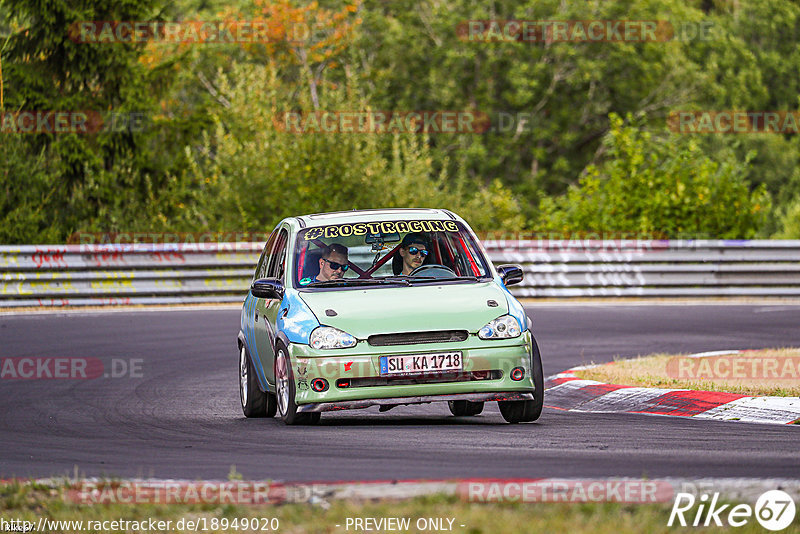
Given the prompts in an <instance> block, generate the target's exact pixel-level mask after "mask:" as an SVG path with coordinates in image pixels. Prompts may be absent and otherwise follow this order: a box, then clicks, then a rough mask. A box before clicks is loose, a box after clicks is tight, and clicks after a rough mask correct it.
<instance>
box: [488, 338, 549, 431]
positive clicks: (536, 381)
mask: <svg viewBox="0 0 800 534" xmlns="http://www.w3.org/2000/svg"><path fill="white" fill-rule="evenodd" d="M531 344H532V349H533V355H532V356H531V373H533V385H534V387H535V388H536V390H535V391H534V392H533V400H523V401H498V402H497V405H498V407H499V408H500V413H501V414H502V415H503V419H505V420H506V421H508V422H509V423H528V422H530V421H536V420H537V419H539V416H541V415H542V407H543V406H544V372H543V371H542V356H541V354H539V345H537V344H536V339H535V338H534V337H533V334H531Z"/></svg>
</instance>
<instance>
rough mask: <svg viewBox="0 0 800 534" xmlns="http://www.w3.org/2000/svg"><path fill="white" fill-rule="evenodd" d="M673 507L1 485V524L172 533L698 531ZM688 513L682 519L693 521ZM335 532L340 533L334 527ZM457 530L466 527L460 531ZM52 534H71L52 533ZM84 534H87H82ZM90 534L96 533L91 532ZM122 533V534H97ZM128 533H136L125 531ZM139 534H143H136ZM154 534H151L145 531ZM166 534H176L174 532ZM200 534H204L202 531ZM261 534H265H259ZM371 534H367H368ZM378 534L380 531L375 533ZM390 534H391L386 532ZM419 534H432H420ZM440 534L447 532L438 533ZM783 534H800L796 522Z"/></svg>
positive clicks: (753, 526)
mask: <svg viewBox="0 0 800 534" xmlns="http://www.w3.org/2000/svg"><path fill="white" fill-rule="evenodd" d="M670 508H671V503H666V504H646V505H645V504H619V503H599V504H598V503H574V504H565V503H530V504H520V503H489V504H484V503H469V502H465V501H463V500H461V499H459V498H458V497H456V496H443V495H442V496H430V497H418V498H414V499H408V500H402V501H395V500H376V501H365V502H355V501H346V500H339V501H331V502H330V503H324V504H323V505H319V504H317V505H312V504H285V505H277V506H219V505H209V504H204V505H156V504H137V505H126V504H110V505H85V504H75V503H72V502H68V501H67V500H66V499H65V498H64V488H55V489H54V488H50V487H47V486H41V485H40V486H35V485H30V484H19V483H10V484H4V485H0V517H2V518H4V519H5V520H9V519H23V520H27V521H32V522H34V523H35V522H36V521H38V519H39V518H40V517H42V515H44V516H46V517H48V518H50V519H54V520H83V521H88V520H99V521H103V520H114V519H125V520H130V521H143V520H148V519H149V518H155V519H159V520H171V521H172V522H173V525H174V524H175V523H176V522H177V521H178V520H180V519H181V518H186V519H194V520H197V519H201V518H205V520H206V522H207V525H210V524H211V520H212V519H214V518H215V519H218V520H219V519H223V518H227V519H228V520H229V521H232V520H233V519H234V518H242V517H248V518H272V517H275V518H278V521H279V525H280V526H279V529H278V530H277V532H281V533H305V532H309V533H338V532H342V533H344V532H365V531H357V530H354V529H353V528H352V527H351V528H350V529H349V530H346V529H345V526H346V524H347V519H348V518H354V517H360V518H366V517H372V518H388V517H408V518H410V520H411V521H410V525H411V528H409V530H407V531H394V532H420V530H418V529H417V528H416V526H415V525H416V521H417V520H418V519H419V518H453V519H454V522H453V530H452V532H454V533H464V534H483V533H486V534H500V533H506V532H507V533H514V534H517V533H528V532H537V533H549V532H554V533H560V532H568V533H576V534H582V533H586V534H606V533H607V534H615V533H618V532H652V533H660V532H664V533H666V532H675V531H676V530H677V531H687V532H688V531H692V532H693V531H696V529H695V528H693V527H687V528H685V529H683V528H678V527H667V520H668V518H669V512H670ZM693 516H694V514H693V512H690V513H687V515H686V517H687V518H688V517H693ZM337 524H338V525H340V526H339V527H337V526H336V525H337ZM461 525H464V526H463V527H462V526H461ZM722 531H725V532H730V531H735V532H737V533H750V532H764V530H763V529H762V528H761V527H760V525H758V523H757V522H756V521H755V519H752V520H751V522H750V523H748V524H747V525H746V526H745V527H742V528H735V529H734V528H704V529H703V530H702V532H703V533H704V534H707V533H713V532H722ZM52 532H71V531H69V530H52ZM84 532H87V531H84ZM88 532H100V531H98V530H90V531H88ZM102 532H106V533H107V532H120V531H113V530H112V531H109V530H106V531H102ZM129 532H138V531H137V530H129ZM141 532H147V531H146V530H141ZM150 532H152V531H150ZM170 532H180V531H178V530H175V528H174V527H173V528H172V530H170ZM201 532H202V530H201ZM209 532H254V531H253V530H252V529H250V530H241V529H238V530H235V529H228V530H222V529H217V530H214V531H212V530H209ZM259 532H267V531H261V530H259ZM366 532H368V531H366ZM372 532H378V531H374V530H373V531H372ZM383 532H391V531H383ZM424 532H436V531H433V530H425V531H424ZM439 532H444V531H439ZM782 532H784V533H789V534H793V533H800V525H798V523H797V520H795V523H794V524H793V525H791V526H790V527H789V528H787V529H786V530H784V531H782Z"/></svg>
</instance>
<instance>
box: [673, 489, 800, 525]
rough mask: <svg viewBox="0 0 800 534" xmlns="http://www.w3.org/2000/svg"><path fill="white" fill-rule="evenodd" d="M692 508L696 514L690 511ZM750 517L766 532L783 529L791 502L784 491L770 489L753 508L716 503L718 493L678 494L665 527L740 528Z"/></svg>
mask: <svg viewBox="0 0 800 534" xmlns="http://www.w3.org/2000/svg"><path fill="white" fill-rule="evenodd" d="M695 505H697V510H696V511H694V510H693V509H694V507H695ZM754 516H755V518H756V521H758V522H759V524H761V526H762V527H764V528H765V529H767V530H772V531H778V530H783V529H785V528H786V527H788V526H789V525H791V524H792V521H793V520H794V516H795V505H794V500H793V499H792V497H791V495H789V494H788V493H786V492H785V491H781V490H771V491H767V492H765V493H763V494H762V495H761V496H760V497H759V498H758V500H757V501H756V504H755V507H751V506H750V505H749V504H737V505H731V504H720V503H719V493H714V494H713V495H712V496H711V497H709V495H708V494H707V493H703V494H701V495H700V497H699V498H696V497H695V496H694V495H693V494H691V493H678V494H677V495H676V496H675V503H674V504H673V505H672V511H671V512H670V514H669V521H668V522H667V526H669V527H671V526H673V525H675V524H677V525H680V526H682V527H685V526H689V525H691V526H693V527H708V526H711V525H712V524H713V525H716V526H718V527H721V526H724V524H725V523H726V522H727V524H728V525H730V526H732V527H741V526H744V525H746V524H747V523H748V522H749V521H750V520H751V519H752V518H753V517H754Z"/></svg>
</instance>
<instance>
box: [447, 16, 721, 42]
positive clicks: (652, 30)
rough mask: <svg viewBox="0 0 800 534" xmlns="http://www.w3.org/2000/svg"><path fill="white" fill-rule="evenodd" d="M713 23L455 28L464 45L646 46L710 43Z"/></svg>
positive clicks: (511, 23) (480, 23)
mask: <svg viewBox="0 0 800 534" xmlns="http://www.w3.org/2000/svg"><path fill="white" fill-rule="evenodd" d="M712 29H713V23H712V22H709V21H704V22H689V21H684V22H671V21H668V20H519V19H508V20H501V19H491V20H467V21H464V22H461V23H459V24H458V25H457V26H456V34H457V35H458V37H459V39H461V40H462V41H467V42H478V43H502V42H526V43H548V44H549V43H567V42H571V43H604V42H605V43H609V42H610V43H615V42H625V43H648V42H668V41H692V40H710V39H711V33H712Z"/></svg>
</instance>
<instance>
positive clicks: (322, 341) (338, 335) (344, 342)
mask: <svg viewBox="0 0 800 534" xmlns="http://www.w3.org/2000/svg"><path fill="white" fill-rule="evenodd" d="M308 344H309V345H311V348H313V349H347V348H350V347H354V346H355V344H356V338H354V337H353V336H351V335H350V334H348V333H347V332H343V331H341V330H339V329H338V328H333V327H332V326H318V327H317V328H315V329H314V331H313V332H311V338H310V339H309V341H308Z"/></svg>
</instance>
